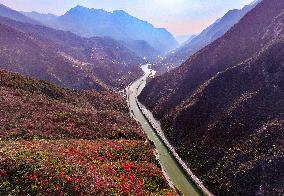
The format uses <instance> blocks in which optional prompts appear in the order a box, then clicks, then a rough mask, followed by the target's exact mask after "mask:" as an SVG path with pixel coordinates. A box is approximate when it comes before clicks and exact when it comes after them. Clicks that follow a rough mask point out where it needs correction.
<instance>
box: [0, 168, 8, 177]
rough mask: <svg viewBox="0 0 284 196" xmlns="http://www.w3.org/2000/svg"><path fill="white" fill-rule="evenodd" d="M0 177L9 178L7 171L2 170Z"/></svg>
mask: <svg viewBox="0 0 284 196" xmlns="http://www.w3.org/2000/svg"><path fill="white" fill-rule="evenodd" d="M0 176H1V177H5V176H7V171H6V170H4V169H0Z"/></svg>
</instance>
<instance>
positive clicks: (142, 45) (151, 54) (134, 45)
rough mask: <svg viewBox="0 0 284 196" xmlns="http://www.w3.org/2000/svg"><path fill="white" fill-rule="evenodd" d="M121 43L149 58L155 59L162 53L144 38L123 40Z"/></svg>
mask: <svg viewBox="0 0 284 196" xmlns="http://www.w3.org/2000/svg"><path fill="white" fill-rule="evenodd" d="M121 43H122V44H123V45H124V46H125V47H127V48H128V49H129V50H131V51H133V52H134V53H135V54H137V55H138V56H140V57H141V58H145V59H147V60H151V59H155V58H157V56H159V54H160V52H159V51H158V50H156V49H155V48H153V47H152V46H150V45H149V44H148V43H147V42H146V41H144V40H134V41H133V40H128V41H121Z"/></svg>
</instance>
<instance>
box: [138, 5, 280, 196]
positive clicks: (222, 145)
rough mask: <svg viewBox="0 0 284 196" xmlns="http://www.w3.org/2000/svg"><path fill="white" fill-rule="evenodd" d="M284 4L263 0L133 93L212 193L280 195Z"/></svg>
mask: <svg viewBox="0 0 284 196" xmlns="http://www.w3.org/2000/svg"><path fill="white" fill-rule="evenodd" d="M283 16H284V2H283V1H279V0H264V1H263V2H261V3H260V4H259V5H257V6H256V8H254V9H253V10H252V11H250V12H249V13H248V14H247V15H246V16H245V17H244V18H242V19H241V20H240V22H239V23H238V24H236V25H235V26H234V27H233V28H232V29H230V30H229V31H228V32H227V33H226V34H225V35H224V36H223V37H221V38H220V39H218V40H216V41H214V42H213V43H212V44H210V45H208V46H207V47H205V48H204V49H202V50H200V51H199V52H197V53H196V54H194V55H193V56H192V57H191V58H190V59H188V60H187V61H186V62H185V63H184V64H183V65H182V66H181V67H179V68H177V69H175V70H173V71H171V72H169V73H166V74H164V75H162V76H159V77H157V78H154V79H152V80H151V81H150V82H149V84H147V86H146V88H145V89H144V90H143V91H142V94H141V96H140V97H139V99H140V100H141V101H142V102H143V103H145V104H146V106H148V107H149V108H150V109H151V110H152V111H153V112H154V114H155V116H156V117H158V118H159V119H160V120H161V121H162V125H163V128H164V130H165V131H166V135H167V136H168V138H169V139H170V141H171V142H172V143H173V144H174V145H175V146H176V148H177V151H178V152H179V154H180V155H181V156H182V157H183V158H184V159H185V160H186V161H187V162H188V163H189V165H190V166H191V168H192V169H193V170H194V172H196V173H197V174H198V176H200V177H201V179H202V180H203V181H204V182H205V184H206V186H207V187H208V188H209V189H210V190H212V191H213V193H215V194H217V195H232V194H237V195H257V194H262V195H282V194H283V192H284V190H283V187H284V185H283V182H284V179H283V175H282V174H283V168H284V167H283V166H284V165H283V164H284V159H283V142H282V140H283V138H284V135H283V122H284V121H283V120H284V116H283V111H284V102H283V100H284V99H283V97H284V83H283V81H284V80H283V75H284V67H283V66H284V59H283V53H284V30H283V29H284V28H283V27H284V26H283V25H284V17H283Z"/></svg>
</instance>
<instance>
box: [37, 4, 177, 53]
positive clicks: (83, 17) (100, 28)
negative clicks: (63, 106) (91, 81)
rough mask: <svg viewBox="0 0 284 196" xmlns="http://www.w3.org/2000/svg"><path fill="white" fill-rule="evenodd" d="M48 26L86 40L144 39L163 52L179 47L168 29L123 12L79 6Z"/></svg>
mask: <svg viewBox="0 0 284 196" xmlns="http://www.w3.org/2000/svg"><path fill="white" fill-rule="evenodd" d="M41 21H42V20H41ZM42 22H43V21H42ZM45 25H48V26H49V27H53V28H56V29H61V30H68V31H71V32H74V33H76V34H78V35H80V36H85V37H93V36H109V37H112V38H114V39H116V40H122V41H127V40H144V41H146V42H148V43H149V44H150V45H151V46H152V47H153V48H155V49H156V50H158V51H159V52H163V53H164V52H167V51H169V50H171V49H173V48H175V47H176V46H177V42H176V40H175V39H174V37H173V36H172V35H171V34H170V33H169V32H168V31H167V30H166V29H160V28H154V27H153V25H151V24H149V23H148V22H145V21H142V20H140V19H138V18H135V17H133V16H131V15H129V14H128V13H126V12H124V11H122V10H116V11H113V12H112V13H111V12H107V11H105V10H101V9H99V10H98V9H88V8H85V7H82V6H76V7H74V8H72V9H71V10H69V11H68V12H66V13H65V14H64V15H63V16H60V17H57V18H56V19H55V20H52V21H48V22H46V23H45Z"/></svg>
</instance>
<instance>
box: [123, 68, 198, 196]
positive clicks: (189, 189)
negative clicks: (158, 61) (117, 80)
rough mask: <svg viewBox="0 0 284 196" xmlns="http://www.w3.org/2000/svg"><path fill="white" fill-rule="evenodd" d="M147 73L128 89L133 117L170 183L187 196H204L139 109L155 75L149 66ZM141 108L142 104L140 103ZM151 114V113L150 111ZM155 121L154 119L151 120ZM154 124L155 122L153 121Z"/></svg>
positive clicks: (145, 69)
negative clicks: (147, 85)
mask: <svg viewBox="0 0 284 196" xmlns="http://www.w3.org/2000/svg"><path fill="white" fill-rule="evenodd" d="M141 68H142V69H143V71H144V73H145V75H144V76H143V77H141V78H139V79H138V80H136V81H135V82H133V83H132V84H131V85H130V86H129V87H128V88H127V97H128V104H129V107H130V110H131V115H132V116H133V117H134V118H135V119H136V120H137V121H138V122H139V123H140V124H141V126H142V128H143V130H144V132H145V133H146V135H147V137H148V139H149V140H151V141H153V143H154V145H155V147H156V150H157V152H158V156H159V161H160V164H161V166H162V168H163V170H164V172H165V173H166V176H167V177H168V178H169V181H170V182H171V183H172V184H173V185H174V186H175V187H176V188H178V190H179V191H180V192H181V193H182V194H183V195H186V196H196V195H203V194H202V193H201V191H199V189H198V188H197V186H196V185H195V183H193V182H192V181H191V180H190V179H189V178H188V175H187V173H186V172H185V171H184V170H183V169H182V167H181V166H180V164H179V163H178V161H176V159H175V157H174V156H173V155H172V154H171V152H170V151H169V150H168V148H167V146H166V145H165V144H164V143H163V142H162V140H161V137H159V135H158V134H156V132H155V130H154V129H153V128H152V126H151V125H150V124H149V123H148V121H147V120H146V118H145V117H144V115H143V113H142V112H141V110H140V109H139V106H138V104H137V102H136V98H137V96H138V95H139V94H140V93H141V91H142V90H143V88H144V87H145V85H146V79H147V78H148V77H149V76H150V75H151V74H155V72H154V71H153V70H151V69H149V65H143V66H142V67H141ZM139 105H140V106H141V103H139ZM148 112H149V111H148ZM152 120H155V119H154V118H153V119H151V121H152ZM152 122H153V121H152ZM155 127H157V128H156V130H157V129H158V130H159V129H160V131H161V127H160V125H159V122H158V121H155Z"/></svg>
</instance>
